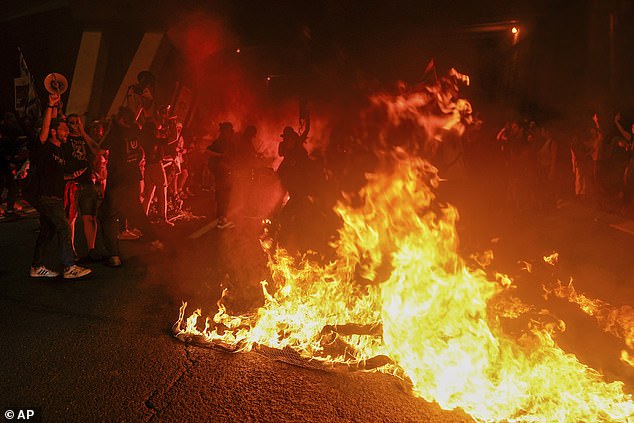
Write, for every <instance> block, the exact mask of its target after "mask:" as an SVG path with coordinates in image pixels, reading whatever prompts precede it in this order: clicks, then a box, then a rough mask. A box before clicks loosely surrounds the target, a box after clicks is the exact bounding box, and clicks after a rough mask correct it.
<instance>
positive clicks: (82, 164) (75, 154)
mask: <svg viewBox="0 0 634 423" xmlns="http://www.w3.org/2000/svg"><path fill="white" fill-rule="evenodd" d="M62 152H63V153H64V160H65V161H66V165H65V166H64V172H65V173H66V174H67V175H71V174H73V173H74V172H76V171H78V170H82V169H86V171H85V172H84V173H82V174H81V175H80V176H78V177H77V178H76V179H75V181H76V182H79V183H90V182H91V179H90V173H91V169H90V167H91V166H90V163H91V161H92V160H91V157H90V154H91V152H90V149H89V148H88V146H87V145H86V140H84V137H82V136H81V135H77V136H76V135H68V138H67V140H66V142H65V143H63V144H62Z"/></svg>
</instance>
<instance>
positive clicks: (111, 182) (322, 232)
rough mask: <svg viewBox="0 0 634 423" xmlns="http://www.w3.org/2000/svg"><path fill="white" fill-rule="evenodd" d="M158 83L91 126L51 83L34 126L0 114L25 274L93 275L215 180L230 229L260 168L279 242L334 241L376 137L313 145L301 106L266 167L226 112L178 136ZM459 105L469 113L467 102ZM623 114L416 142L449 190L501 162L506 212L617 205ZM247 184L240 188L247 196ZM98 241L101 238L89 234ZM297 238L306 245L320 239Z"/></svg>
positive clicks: (467, 125)
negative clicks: (341, 208)
mask: <svg viewBox="0 0 634 423" xmlns="http://www.w3.org/2000/svg"><path fill="white" fill-rule="evenodd" d="M152 82H153V81H150V83H148V84H146V86H145V87H140V88H138V90H136V91H135V93H133V94H134V100H135V101H136V102H137V103H138V106H137V107H133V106H132V105H131V102H129V103H128V104H124V105H123V106H122V107H120V109H119V111H118V113H117V114H116V115H115V116H112V117H109V118H105V119H101V120H97V121H89V122H88V123H87V124H85V123H84V121H83V120H82V117H81V116H78V115H77V114H69V115H67V116H63V113H62V108H61V105H60V97H59V95H58V94H50V95H49V96H48V102H47V104H46V108H45V110H44V113H43V117H42V121H41V123H40V124H39V125H35V124H34V123H33V122H31V121H29V120H28V119H26V118H23V119H22V120H19V119H17V118H16V116H15V115H14V114H13V113H5V114H4V115H3V116H2V120H1V121H0V184H1V185H0V188H1V191H0V192H2V197H1V198H2V200H3V201H4V202H6V211H5V212H4V216H5V218H6V217H11V216H15V215H16V214H17V210H16V206H15V205H16V198H18V197H20V196H21V197H23V198H25V199H26V200H28V202H29V203H30V204H31V205H32V206H33V207H34V208H35V209H36V210H37V212H38V213H39V220H40V231H39V234H38V237H37V241H36V245H35V251H34V254H33V259H32V267H31V272H30V275H31V276H32V277H36V278H48V277H57V276H59V275H60V273H62V274H63V277H64V278H83V277H85V276H88V275H89V274H90V273H91V270H90V269H89V268H87V267H84V266H83V265H82V266H80V265H79V264H78V263H84V262H101V261H103V262H104V263H105V264H106V265H108V266H111V267H119V266H121V265H122V259H121V251H120V247H119V242H120V241H123V240H136V239H141V240H142V241H143V242H145V243H147V248H148V249H149V250H151V251H160V250H162V249H164V247H165V246H164V243H163V240H161V239H159V236H158V233H159V232H161V231H158V230H157V227H158V226H163V227H166V228H169V227H172V226H174V220H175V219H174V217H175V216H177V215H178V212H179V211H180V210H181V209H182V208H183V206H184V204H186V203H187V201H188V200H190V199H191V198H192V197H194V196H195V195H198V194H200V193H204V192H205V191H206V190H209V188H211V186H212V185H213V192H214V195H213V198H214V200H215V217H216V218H217V228H219V229H221V230H225V229H231V228H233V227H235V226H236V223H235V222H234V221H233V220H232V217H231V210H230V201H231V198H232V193H233V192H234V191H236V181H238V180H239V179H240V178H242V179H245V178H246V179H247V180H249V181H250V182H248V184H251V185H250V186H251V188H250V189H253V186H252V182H253V175H254V173H255V172H257V171H258V169H260V170H262V169H266V170H267V175H271V176H272V177H274V178H275V179H276V180H278V181H279V182H280V185H281V188H282V192H283V193H285V195H283V196H280V198H279V204H278V206H277V207H276V208H274V209H272V210H269V211H270V215H269V216H266V217H271V218H272V219H273V220H274V222H275V225H276V226H275V233H274V235H275V237H276V238H277V241H278V242H280V243H292V242H295V243H296V244H301V243H302V242H303V241H308V240H309V239H310V228H313V229H315V228H316V230H315V231H313V232H314V234H313V235H315V236H316V237H317V238H320V239H319V242H320V243H321V245H327V244H328V241H329V239H328V235H329V230H326V229H324V226H323V225H322V224H325V225H330V226H333V227H334V224H333V217H332V215H329V214H328V213H331V211H332V206H333V204H334V202H335V201H336V197H337V193H338V192H341V191H348V192H353V191H355V190H356V189H358V188H359V187H360V185H361V184H362V182H363V181H362V180H363V176H362V175H363V174H364V173H363V172H364V171H366V170H368V169H366V168H367V167H368V166H371V164H370V163H371V162H372V154H371V152H370V151H369V150H370V149H371V148H370V146H369V145H367V144H364V143H363V142H362V141H360V140H359V139H358V138H359V137H358V136H354V131H351V132H348V131H347V130H342V131H340V132H338V130H337V128H334V129H333V130H332V133H331V134H330V138H331V140H330V143H328V146H327V148H326V149H325V150H324V151H321V153H322V154H320V152H319V151H316V152H310V153H309V149H307V141H308V136H309V134H310V129H311V122H310V116H309V113H308V112H307V110H304V111H303V113H301V116H300V130H296V129H294V128H293V127H290V126H287V127H285V128H284V129H283V130H282V133H281V134H280V139H279V140H278V148H277V155H278V156H279V158H281V164H280V165H279V167H277V168H276V169H275V170H274V169H273V166H272V163H271V161H270V160H269V161H267V160H266V159H265V158H264V157H263V156H262V154H260V153H259V152H258V148H257V143H256V139H257V128H256V127H255V126H253V125H246V126H245V127H244V128H243V129H242V130H241V131H240V132H239V133H236V131H235V129H234V126H233V123H232V122H221V123H220V124H219V125H218V128H217V137H215V139H208V140H209V141H207V143H206V144H205V145H200V143H198V144H196V143H193V142H192V141H191V140H190V141H189V142H186V139H185V136H184V129H183V122H182V121H181V120H180V119H179V117H178V116H172V115H171V114H170V109H169V107H160V106H157V105H156V104H155V103H154V102H153V101H148V100H152V98H151V90H150V89H149V88H151V83H152ZM467 106H468V104H467ZM300 109H301V108H300ZM464 110H467V111H468V112H469V115H470V106H469V107H466V108H465V109H464ZM443 113H449V112H446V111H445V112H443ZM461 116H466V115H465V114H462V115H461ZM623 120H624V119H623V118H622V117H621V114H619V113H616V114H615V115H614V118H613V119H612V120H611V121H610V122H602V121H601V120H600V119H599V117H598V116H597V115H596V114H595V115H594V117H592V118H588V119H587V122H586V121H580V122H578V123H576V124H575V125H573V126H572V128H573V129H572V130H570V129H567V130H565V131H561V130H558V128H556V127H554V126H549V125H547V124H538V123H537V122H535V121H532V120H529V119H517V120H513V121H509V122H507V123H506V124H505V125H504V126H503V127H502V128H501V129H500V130H499V131H498V132H497V135H496V137H495V140H491V141H492V142H493V145H494V146H495V147H494V154H495V157H497V158H498V159H499V161H497V162H496V160H495V157H492V156H490V157H486V156H483V155H482V154H480V155H479V156H474V155H470V154H469V153H470V150H473V146H470V145H469V143H471V142H472V141H473V140H474V139H478V137H480V138H481V136H482V133H483V131H479V124H481V122H478V124H475V122H474V121H473V120H472V119H471V120H468V121H467V120H464V121H461V122H462V123H461V125H454V126H453V127H452V129H450V130H445V129H443V130H441V131H438V133H437V134H436V135H435V136H434V137H433V138H432V139H431V140H428V145H427V146H425V147H424V148H420V151H422V153H421V154H424V155H427V158H428V159H429V160H430V161H431V162H432V163H433V164H434V165H435V166H436V167H437V168H438V170H439V176H440V177H441V179H443V184H444V185H442V186H441V188H443V187H445V188H447V189H446V191H447V192H448V193H449V195H450V196H451V195H454V196H458V197H459V196H460V195H461V194H460V193H461V192H462V193H464V192H465V191H466V190H468V189H469V188H468V187H469V182H470V180H473V179H474V178H475V177H476V176H475V173H476V172H477V171H478V165H479V166H480V168H482V166H486V163H485V162H488V161H490V162H489V165H490V164H494V163H498V164H500V166H499V168H497V169H496V171H495V179H496V180H497V181H498V182H499V183H500V184H501V186H502V192H503V194H502V195H503V196H504V201H503V203H504V204H505V205H506V210H508V211H509V212H510V213H511V214H517V215H521V214H523V213H526V212H547V211H549V210H551V209H554V208H555V207H556V205H557V202H558V200H561V199H562V198H563V197H565V196H566V195H567V193H568V192H569V193H571V194H572V195H574V197H575V198H577V199H578V200H579V201H583V202H587V201H590V200H596V202H597V204H599V205H601V206H605V207H610V208H611V209H613V210H615V211H619V212H621V213H625V212H627V210H628V209H629V207H630V206H631V203H632V197H633V196H634V177H633V176H632V174H633V171H634V161H633V160H632V155H631V151H632V141H633V137H634V125H626V124H624V122H623ZM401 125H402V126H403V124H402V123H401ZM36 126H37V127H38V129H37V130H36V129H35V127H36ZM405 126H407V125H405ZM455 128H459V129H458V130H456V129H455ZM569 128H570V127H569ZM395 133H397V134H398V133H399V130H397V131H395ZM474 134H476V135H474ZM478 134H479V135H478ZM398 138H399V139H400V138H401V137H398ZM378 139H382V137H378ZM364 147H365V148H364ZM475 162H478V163H475ZM489 167H491V166H489ZM494 167H495V165H494ZM356 168H358V169H356ZM245 175H246V177H245ZM357 182H358V183H357ZM449 188H451V189H449ZM441 191H442V189H441ZM253 194H254V193H253V192H250V193H248V194H247V197H250V198H251V200H252V198H253ZM458 197H456V198H454V199H455V200H456V203H458V202H459V198H458ZM246 208H247V209H248V207H246ZM78 221H79V222H81V225H77V223H78ZM331 224H332V225H331ZM76 227H78V228H79V227H81V231H76V230H75V228H76ZM298 228H301V230H298ZM330 229H332V228H330ZM293 231H295V232H296V233H295V234H294V233H293ZM298 233H299V236H295V237H294V235H298ZM99 234H100V236H98V235H99ZM98 241H99V242H100V243H101V244H102V245H99V246H98V245H96V244H97V243H98ZM52 243H57V244H56V251H57V253H58V257H57V258H56V260H57V261H58V262H60V263H61V264H62V265H63V269H62V272H58V271H56V270H55V267H54V266H50V263H52V262H54V261H53V260H50V258H47V257H45V255H46V251H48V250H49V249H50V246H51V244H52ZM79 244H81V245H85V246H86V251H87V253H86V254H85V256H84V257H80V254H78V252H79V247H78V245H79ZM296 246H297V247H299V248H303V249H304V250H308V249H310V248H311V247H313V246H314V245H313V246H311V245H309V244H307V243H305V244H304V245H296Z"/></svg>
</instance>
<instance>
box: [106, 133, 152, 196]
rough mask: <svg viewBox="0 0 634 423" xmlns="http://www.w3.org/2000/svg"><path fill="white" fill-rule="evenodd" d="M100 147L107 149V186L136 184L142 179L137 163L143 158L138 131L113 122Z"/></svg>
mask: <svg viewBox="0 0 634 423" xmlns="http://www.w3.org/2000/svg"><path fill="white" fill-rule="evenodd" d="M101 148H103V149H105V150H109V152H110V153H109V155H108V182H107V184H108V185H109V186H123V185H132V184H138V183H139V181H140V180H141V179H142V175H141V168H140V167H139V163H140V162H141V159H143V149H142V148H141V144H140V142H139V131H138V130H137V129H136V128H128V127H123V126H120V125H119V124H117V123H115V124H114V125H113V127H112V130H111V131H110V133H109V134H108V136H107V138H106V139H105V140H104V142H103V143H102V144H101Z"/></svg>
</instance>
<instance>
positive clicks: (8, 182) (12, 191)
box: [0, 169, 18, 210]
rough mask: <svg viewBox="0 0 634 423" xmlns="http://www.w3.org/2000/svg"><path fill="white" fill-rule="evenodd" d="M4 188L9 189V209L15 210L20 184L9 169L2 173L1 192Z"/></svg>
mask: <svg viewBox="0 0 634 423" xmlns="http://www.w3.org/2000/svg"><path fill="white" fill-rule="evenodd" d="M3 188H6V189H7V210H13V206H14V205H15V198H16V195H17V193H18V184H17V182H16V180H15V178H14V177H13V173H11V171H10V170H9V169H7V170H5V171H3V172H2V174H0V192H2V189H3Z"/></svg>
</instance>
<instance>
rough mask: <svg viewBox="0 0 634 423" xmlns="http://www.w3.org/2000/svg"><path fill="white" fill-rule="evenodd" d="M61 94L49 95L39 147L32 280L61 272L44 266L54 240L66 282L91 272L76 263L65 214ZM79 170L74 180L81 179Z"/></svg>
mask: <svg viewBox="0 0 634 423" xmlns="http://www.w3.org/2000/svg"><path fill="white" fill-rule="evenodd" d="M58 105H59V95H58V94H50V95H49V99H48V106H47V108H46V112H45V113H44V119H43V122H42V130H41V132H40V136H39V140H40V143H41V144H40V145H39V148H38V149H37V152H36V154H35V157H34V159H35V161H36V163H37V164H36V166H35V169H36V174H35V175H34V178H35V180H34V183H35V184H36V186H37V201H35V208H36V209H37V211H38V212H39V214H40V233H39V235H38V237H37V241H36V243H35V252H34V253H33V262H32V266H31V277H34V278H52V277H57V276H59V273H58V272H56V271H54V270H51V269H49V268H47V267H46V266H45V264H44V253H45V251H46V249H47V248H48V246H49V244H50V243H51V242H52V241H53V240H54V239H55V236H56V235H57V239H58V242H59V245H58V251H59V255H60V259H61V261H62V263H63V265H64V270H63V275H64V279H77V278H81V277H84V276H87V275H89V274H90V273H91V272H92V270H90V269H86V268H83V267H80V266H77V265H76V264H74V261H73V246H72V241H71V231H70V225H69V223H68V220H67V219H66V216H65V213H64V185H65V181H64V164H65V160H64V155H63V153H62V149H61V144H62V143H63V142H65V141H66V138H67V137H68V126H67V125H66V122H64V121H63V120H60V119H57V108H58ZM81 173H83V172H82V171H77V172H75V174H74V175H73V177H78V176H79V175H80V174H81Z"/></svg>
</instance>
